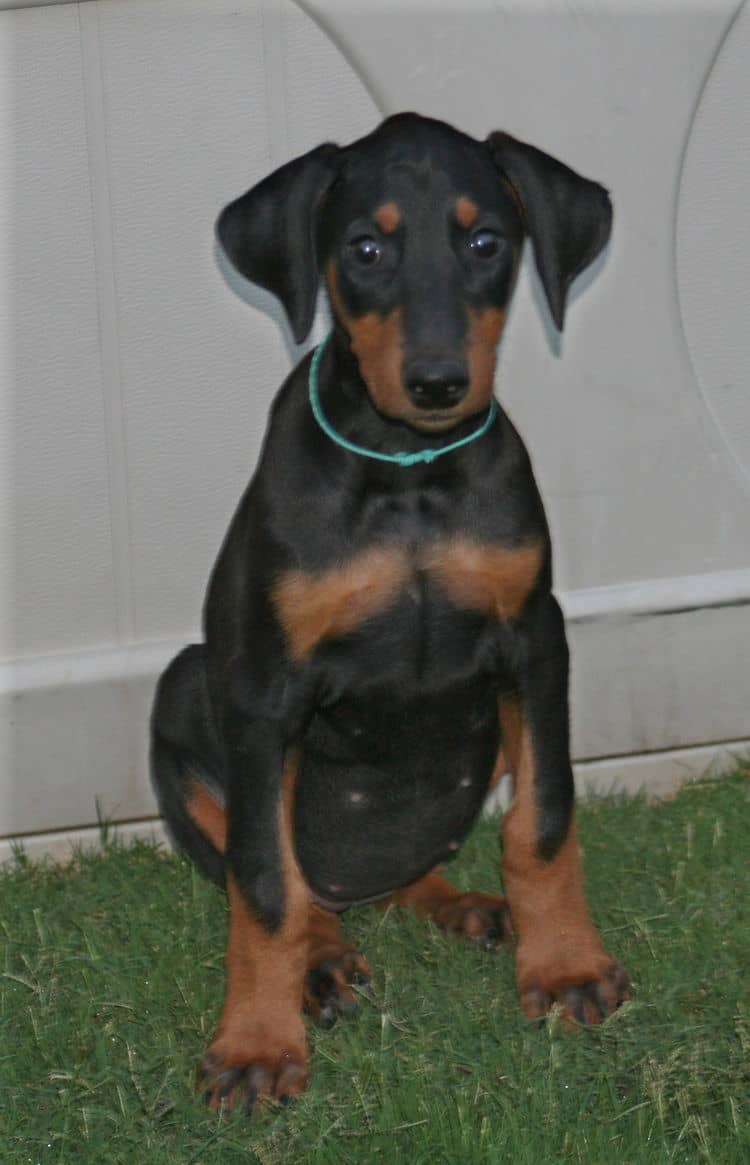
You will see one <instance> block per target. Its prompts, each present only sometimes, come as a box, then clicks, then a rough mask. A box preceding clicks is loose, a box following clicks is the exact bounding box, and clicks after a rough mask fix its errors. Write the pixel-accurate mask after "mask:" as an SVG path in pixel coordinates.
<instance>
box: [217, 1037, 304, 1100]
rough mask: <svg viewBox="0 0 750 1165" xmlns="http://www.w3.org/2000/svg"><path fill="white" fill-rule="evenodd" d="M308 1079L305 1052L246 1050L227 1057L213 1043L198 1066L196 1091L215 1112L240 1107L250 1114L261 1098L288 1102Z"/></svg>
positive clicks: (302, 1088)
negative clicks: (267, 1052) (270, 1052)
mask: <svg viewBox="0 0 750 1165" xmlns="http://www.w3.org/2000/svg"><path fill="white" fill-rule="evenodd" d="M307 1078H308V1071H307V1057H306V1055H305V1054H304V1052H302V1053H300V1052H292V1051H282V1052H277V1053H275V1054H265V1055H264V1054H263V1053H261V1052H260V1051H258V1052H257V1053H254V1052H252V1051H249V1050H248V1052H247V1053H246V1054H245V1055H238V1054H237V1053H235V1054H234V1055H231V1056H230V1055H229V1054H227V1053H225V1052H223V1051H222V1050H221V1049H220V1047H219V1046H218V1045H217V1043H214V1044H212V1045H211V1047H210V1048H209V1049H208V1051H207V1052H206V1054H205V1056H204V1057H203V1059H202V1060H201V1062H200V1064H199V1065H198V1078H197V1091H198V1093H199V1094H200V1095H201V1096H202V1098H203V1101H204V1103H205V1104H207V1105H208V1107H209V1108H211V1109H214V1110H215V1111H231V1110H233V1109H242V1111H243V1112H244V1113H245V1114H246V1115H247V1116H252V1114H253V1112H254V1111H256V1109H257V1107H258V1105H259V1103H260V1102H261V1101H262V1100H264V1099H272V1100H276V1101H279V1102H280V1103H281V1104H286V1103H288V1101H289V1100H291V1098H292V1097H293V1096H296V1095H297V1093H299V1092H302V1091H304V1089H305V1088H306V1087H307Z"/></svg>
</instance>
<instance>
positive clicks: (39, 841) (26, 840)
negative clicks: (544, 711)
mask: <svg viewBox="0 0 750 1165" xmlns="http://www.w3.org/2000/svg"><path fill="white" fill-rule="evenodd" d="M748 757H750V740H740V741H735V742H733V743H728V744H720V745H709V746H705V747H701V748H682V749H670V750H669V751H666V752H663V753H645V754H643V755H642V756H628V757H611V758H608V759H605V760H598V761H587V762H584V763H582V764H577V765H575V766H574V770H575V779H576V790H577V793H578V797H579V799H581V800H585V799H586V797H590V796H603V795H606V794H612V793H618V794H625V795H630V796H633V795H635V794H637V793H640V792H645V793H647V794H648V796H649V797H650V798H651V797H654V798H658V797H670V796H672V795H673V794H674V793H675V792H676V791H677V789H678V788H679V787H680V786H681V785H683V784H685V783H686V782H687V781H691V780H696V779H698V778H702V779H706V778H711V779H716V778H719V777H721V776H723V775H724V774H725V773H727V772H729V771H731V769H733V768H735V767H736V766H737V763H738V761H740V760H742V759H745V760H746V759H747V758H748ZM510 798H511V779H510V776H509V774H507V773H506V775H505V776H504V777H503V778H502V780H501V781H500V784H499V785H498V786H497V788H496V789H495V790H494V791H493V792H492V793H491V794H490V796H489V797H488V799H487V803H486V805H485V814H486V815H487V816H493V815H494V814H496V813H498V812H505V810H506V809H507V808H508V806H509V804H510ZM111 832H112V833H113V834H114V836H115V837H116V838H117V839H118V841H120V842H121V843H124V844H126V845H127V844H130V843H132V842H134V841H137V840H145V839H147V840H150V841H155V842H158V843H160V844H162V845H164V846H166V847H169V845H170V842H169V838H168V836H167V833H166V830H165V828H164V824H163V822H162V821H161V820H160V819H159V818H151V819H149V820H146V821H126V822H122V823H115V824H114V825H113V826H112V827H111ZM101 844H102V835H101V830H100V828H99V827H98V826H89V827H87V828H83V829H65V830H59V831H56V832H54V833H37V834H30V835H28V836H25V837H23V838H20V839H17V840H16V841H14V840H13V839H10V838H4V839H0V865H2V864H3V863H5V862H8V861H12V860H13V858H14V856H15V853H16V850H17V847H19V846H20V847H21V848H22V850H23V852H24V854H25V856H26V857H27V858H28V859H29V860H31V861H39V860H41V859H42V858H44V859H47V860H51V861H55V862H66V861H69V860H70V858H71V857H72V856H73V853H74V852H75V851H76V850H77V849H80V848H83V849H99V848H101Z"/></svg>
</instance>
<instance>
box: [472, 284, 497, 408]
mask: <svg viewBox="0 0 750 1165" xmlns="http://www.w3.org/2000/svg"><path fill="white" fill-rule="evenodd" d="M504 325H505V309H504V308H501V307H488V308H485V309H484V310H483V311H474V310H472V309H471V308H470V309H469V334H468V339H467V345H466V357H467V361H468V365H469V385H470V391H471V393H472V394H475V393H476V394H478V395H479V396H481V397H482V398H484V397H485V396H486V398H487V400H489V398H490V396H491V395H492V388H493V381H494V378H495V360H496V358H497V345H498V342H499V340H500V336H501V334H502V330H503V326H504Z"/></svg>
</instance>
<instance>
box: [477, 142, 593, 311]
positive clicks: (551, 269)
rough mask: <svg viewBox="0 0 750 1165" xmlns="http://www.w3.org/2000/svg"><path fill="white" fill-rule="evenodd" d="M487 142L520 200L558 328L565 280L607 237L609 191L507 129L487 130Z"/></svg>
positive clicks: (567, 283)
mask: <svg viewBox="0 0 750 1165" xmlns="http://www.w3.org/2000/svg"><path fill="white" fill-rule="evenodd" d="M487 146H488V147H489V150H490V153H491V154H492V157H493V160H494V162H495V165H496V166H498V167H499V169H500V170H502V172H503V174H504V175H505V176H506V178H507V179H508V181H509V182H510V184H511V186H512V187H513V191H514V192H515V194H516V196H517V199H518V202H519V203H520V208H521V211H522V217H523V219H524V226H525V228H526V231H527V233H528V234H529V236H530V237H531V240H532V242H533V244H534V258H535V260H536V267H537V271H538V272H539V275H540V276H541V280H542V285H543V287H544V290H545V293H546V295H547V302H548V303H549V306H550V311H551V312H552V318H553V319H554V321H555V323H556V324H557V327H558V329H559V330H560V331H562V328H563V321H564V319H565V300H566V297H567V294H568V288H569V287H570V284H571V283H572V282H573V280H574V279H575V277H576V275H578V274H579V273H580V272H581V271H583V269H584V268H585V267H588V265H589V263H592V262H593V260H594V259H595V258H596V256H597V255H598V254H599V252H600V251H601V249H602V247H603V246H604V245H605V243H606V242H607V239H608V238H609V233H610V230H611V227H612V203H611V202H610V199H609V195H608V194H607V191H606V190H605V189H604V187H603V186H600V185H599V183H598V182H591V181H589V179H588V178H582V177H581V175H580V174H576V173H575V171H574V170H571V169H569V168H568V167H567V166H564V165H563V163H562V162H558V161H557V159H556V158H551V157H550V155H549V154H544V153H542V151H541V150H537V149H536V148H535V147H534V146H529V145H526V143H525V142H519V141H518V140H517V139H516V138H513V137H511V136H510V134H506V133H501V132H499V131H498V132H496V133H492V134H490V136H489V137H488V138H487Z"/></svg>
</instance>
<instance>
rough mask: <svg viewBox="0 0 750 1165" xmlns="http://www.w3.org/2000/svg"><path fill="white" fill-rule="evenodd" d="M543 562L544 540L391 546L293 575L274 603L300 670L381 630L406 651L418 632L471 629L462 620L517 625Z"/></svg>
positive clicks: (435, 634) (281, 582)
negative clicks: (327, 650)
mask: <svg viewBox="0 0 750 1165" xmlns="http://www.w3.org/2000/svg"><path fill="white" fill-rule="evenodd" d="M541 561H542V546H541V543H540V542H539V541H537V540H533V541H527V542H524V543H521V544H520V545H517V546H505V545H499V544H492V543H489V542H481V541H478V540H476V539H472V538H470V537H466V536H464V535H460V534H452V535H450V536H448V537H442V538H436V539H435V540H433V541H431V542H427V543H425V544H422V545H419V546H417V547H409V546H405V545H403V544H399V543H397V542H394V543H384V544H381V545H376V546H373V547H370V548H369V549H366V550H362V551H361V552H359V553H355V554H353V555H351V556H350V557H348V558H347V559H345V560H344V561H341V562H337V563H336V564H334V565H332V566H330V567H328V568H327V569H325V570H318V571H304V570H291V571H287V572H286V573H284V574H283V575H282V576H281V577H280V578H279V579H278V581H277V582H276V584H275V586H274V588H273V593H272V597H273V602H274V606H275V608H276V612H277V615H278V618H279V621H280V623H281V626H282V628H283V630H284V634H285V637H286V641H287V647H288V650H289V654H290V656H291V657H292V659H294V660H295V662H300V663H301V662H303V661H305V660H307V659H308V658H309V657H310V656H311V655H312V654H313V653H314V652H316V651H317V650H319V649H320V648H321V647H322V646H324V645H326V644H327V643H331V642H339V641H342V640H345V639H347V638H348V637H353V636H359V637H362V636H363V635H364V637H365V638H369V637H370V635H369V634H368V632H372V629H373V628H374V627H376V626H377V627H379V628H380V630H381V637H382V638H384V639H389V638H391V637H392V635H393V634H394V631H395V632H397V633H398V634H399V635H400V636H401V637H402V647H406V645H407V643H408V642H409V640H410V639H412V638H414V635H415V634H417V633H418V636H419V638H421V639H425V638H429V639H430V640H432V641H435V642H438V643H439V641H440V639H441V637H444V638H445V639H446V640H447V639H448V638H449V637H450V635H451V634H452V633H453V632H454V631H455V629H456V627H458V625H459V623H461V624H466V620H465V618H464V619H462V618H461V616H465V615H469V616H471V617H473V621H474V623H476V617H477V616H479V617H480V620H482V621H489V622H491V623H498V622H502V621H508V620H512V619H514V618H516V617H517V616H518V615H519V614H520V612H521V610H522V608H523V605H524V603H525V601H526V598H527V596H528V594H529V592H530V591H531V589H532V587H533V585H534V583H535V581H536V578H537V575H538V573H539V569H540V565H541ZM451 612H453V613H455V616H456V617H454V618H453V619H451ZM386 620H387V621H386ZM388 622H390V625H391V626H390V631H389V630H388ZM467 626H468V624H467Z"/></svg>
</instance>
